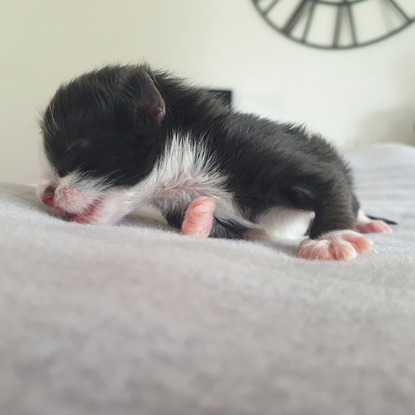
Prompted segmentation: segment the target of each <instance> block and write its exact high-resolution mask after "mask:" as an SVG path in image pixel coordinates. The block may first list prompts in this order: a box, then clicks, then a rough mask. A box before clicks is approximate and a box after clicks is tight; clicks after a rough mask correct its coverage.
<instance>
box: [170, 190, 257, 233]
mask: <svg viewBox="0 0 415 415" xmlns="http://www.w3.org/2000/svg"><path fill="white" fill-rule="evenodd" d="M216 200H217V199H216V198H215V197H199V198H197V199H195V200H194V201H193V202H192V203H191V204H190V205H189V206H188V208H187V210H186V212H185V213H182V214H173V213H170V214H167V215H166V219H167V222H168V223H169V224H170V225H172V226H174V227H175V228H178V229H181V230H182V232H183V233H184V234H185V235H190V236H196V237H199V238H207V237H213V238H226V239H262V238H264V237H265V234H264V233H263V232H261V230H260V229H257V227H256V226H255V225H254V224H253V223H251V222H249V221H247V220H244V219H242V218H237V217H229V216H227V215H223V214H221V212H220V211H215V207H216Z"/></svg>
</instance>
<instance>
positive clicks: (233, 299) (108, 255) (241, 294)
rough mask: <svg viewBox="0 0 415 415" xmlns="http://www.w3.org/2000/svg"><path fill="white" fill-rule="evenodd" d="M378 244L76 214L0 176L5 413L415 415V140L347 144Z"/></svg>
mask: <svg viewBox="0 0 415 415" xmlns="http://www.w3.org/2000/svg"><path fill="white" fill-rule="evenodd" d="M346 158H347V159H349V160H350V162H351V165H352V166H353V167H354V170H355V176H356V187H357V193H358V195H359V197H360V199H361V201H362V205H363V208H364V209H365V211H366V212H367V213H369V214H372V215H375V216H381V217H386V218H389V219H392V220H395V221H397V222H398V223H399V225H398V226H395V227H394V231H395V232H394V233H393V234H378V235H373V237H372V238H373V240H374V243H375V246H376V249H377V251H378V253H377V254H375V253H370V254H365V255H362V256H360V257H359V258H357V259H356V260H353V261H351V262H345V263H344V262H343V263H340V262H309V261H306V260H301V259H298V258H296V257H295V256H294V253H295V247H296V245H297V243H298V241H284V242H283V243H264V242H247V241H228V240H214V239H207V240H199V239H193V238H191V237H186V236H183V235H181V234H179V233H177V232H175V231H173V230H171V229H169V228H166V227H164V226H162V225H157V224H155V223H153V222H145V221H143V220H141V219H140V218H138V217H137V216H130V217H128V218H126V219H125V220H124V221H123V222H122V223H121V224H120V225H118V226H113V227H109V226H90V225H79V224H75V223H67V222H64V221H62V220H60V219H58V218H55V217H53V216H51V215H50V213H49V212H48V211H47V210H46V209H45V208H43V207H42V206H41V204H40V202H38V201H37V200H36V197H35V195H34V189H33V188H32V187H30V186H19V185H12V184H2V185H0V414H2V415H69V414H77V415H81V414H82V415H83V414H86V415H95V414H97V415H98V414H99V415H116V414H117V415H119V414H131V415H133V414H134V415H164V414H166V415H170V414H171V415H173V414H177V415H198V414H200V415H202V414H206V415H207V414H209V415H210V414H212V415H213V414H215V415H216V414H217V415H233V414H235V415H236V414H255V415H261V414H264V415H265V414H270V415H271V414H272V415H274V414H299V415H300V414H301V415H307V414H316V415H325V414H330V415H333V414H336V415H343V414H344V415H346V414H347V415H350V414H376V415H383V414H385V415H392V414H393V415H399V414H407V415H409V414H413V413H415V185H414V177H415V148H414V147H409V146H403V145H396V144H395V145H393V144H388V145H378V146H372V147H368V148H364V149H355V150H352V151H348V152H347V153H346Z"/></svg>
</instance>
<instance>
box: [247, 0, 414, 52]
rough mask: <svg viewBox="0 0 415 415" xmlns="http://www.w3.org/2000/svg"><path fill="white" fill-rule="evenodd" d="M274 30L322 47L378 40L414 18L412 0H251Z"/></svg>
mask: <svg viewBox="0 0 415 415" xmlns="http://www.w3.org/2000/svg"><path fill="white" fill-rule="evenodd" d="M252 2H253V3H254V5H255V7H256V9H257V10H258V12H259V13H260V14H261V16H262V17H263V18H264V19H265V21H266V22H267V23H268V24H269V25H271V27H273V28H274V29H275V30H276V31H278V32H280V33H281V34H283V35H285V36H287V37H289V38H290V39H292V40H295V41H296V42H299V43H302V44H304V45H307V46H312V47H316V48H322V49H350V48H357V47H360V46H366V45H370V44H373V43H376V42H379V41H381V40H383V39H386V38H388V37H389V36H392V35H394V34H395V33H398V32H400V31H401V30H403V29H405V28H407V27H408V26H410V25H411V23H413V22H414V21H415V0H331V1H329V0H252Z"/></svg>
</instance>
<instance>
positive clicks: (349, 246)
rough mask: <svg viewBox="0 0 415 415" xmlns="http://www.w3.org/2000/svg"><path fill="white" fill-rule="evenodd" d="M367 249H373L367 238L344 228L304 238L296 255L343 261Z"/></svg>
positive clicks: (306, 257) (312, 258)
mask: <svg viewBox="0 0 415 415" xmlns="http://www.w3.org/2000/svg"><path fill="white" fill-rule="evenodd" d="M368 251H375V249H374V247H373V244H372V241H371V240H370V239H369V238H367V237H366V236H363V235H361V234H360V233H358V232H354V231H351V230H344V231H333V232H329V233H326V234H323V235H321V236H320V238H318V239H305V240H304V241H302V242H301V243H300V246H299V247H298V250H297V255H298V256H299V257H300V258H305V259H311V260H322V261H339V260H340V261H342V260H343V261H344V260H348V259H353V258H355V257H356V256H357V255H358V254H362V253H364V252H368Z"/></svg>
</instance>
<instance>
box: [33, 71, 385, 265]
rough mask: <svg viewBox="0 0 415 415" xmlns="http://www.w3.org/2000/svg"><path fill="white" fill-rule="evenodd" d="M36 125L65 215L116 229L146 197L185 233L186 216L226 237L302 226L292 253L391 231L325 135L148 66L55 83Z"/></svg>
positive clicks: (44, 184)
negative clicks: (372, 215) (364, 200)
mask: <svg viewBox="0 0 415 415" xmlns="http://www.w3.org/2000/svg"><path fill="white" fill-rule="evenodd" d="M41 127H42V133H43V139H44V150H45V153H46V157H47V161H48V165H49V166H48V171H47V172H46V174H45V176H44V178H43V179H42V180H41V181H40V183H39V196H40V198H41V199H42V201H43V202H44V203H46V204H47V205H48V206H50V207H52V208H53V209H54V210H55V211H56V212H58V213H59V214H60V215H61V216H62V217H63V218H65V219H67V220H71V221H76V222H80V223H91V224H115V223H116V222H118V221H119V220H120V219H121V218H122V217H123V216H125V215H126V214H128V213H129V212H131V211H132V210H134V209H136V208H138V207H140V206H142V205H146V204H151V205H153V206H156V207H157V208H158V209H159V210H160V211H161V212H162V214H163V215H164V216H165V218H166V219H167V221H168V223H169V224H170V225H172V226H174V227H176V228H182V229H183V230H184V231H185V233H188V234H192V231H187V230H186V229H189V226H185V225H186V224H187V225H188V224H189V221H191V222H192V224H193V225H194V224H196V228H197V226H198V221H199V225H201V226H202V227H204V229H205V231H204V233H203V232H201V233H200V235H202V234H203V236H207V235H210V236H213V237H224V238H247V237H252V235H255V234H259V233H260V232H262V233H263V234H264V233H265V234H266V235H268V236H269V237H287V236H295V235H297V236H298V235H305V233H306V232H307V230H308V234H309V238H308V239H306V240H304V241H303V242H302V243H301V244H300V247H299V250H298V255H299V256H300V257H303V258H309V259H348V258H352V257H354V256H356V255H357V254H358V253H361V252H365V251H368V250H372V249H373V246H372V243H371V241H370V240H369V239H368V238H366V237H365V236H363V235H361V234H360V233H358V232H356V231H354V230H353V229H356V230H359V231H360V232H365V233H366V232H390V231H391V229H390V228H389V227H388V226H387V225H386V224H385V223H384V222H382V221H379V220H376V221H373V220H371V219H369V218H368V217H366V216H365V215H364V214H363V212H362V211H361V210H360V209H359V203H358V201H357V199H356V196H355V195H354V193H353V190H352V178H351V173H350V170H349V169H348V167H347V166H346V164H345V163H344V161H343V160H342V159H341V157H340V156H339V155H338V153H337V152H336V151H335V150H334V148H333V147H332V146H331V145H329V144H328V143H327V142H326V141H324V140H323V139H322V138H321V137H320V136H318V135H313V134H309V133H307V132H306V131H305V130H304V128H302V127H298V126H294V125H289V124H279V123H276V122H273V121H270V120H268V119H264V118H260V117H258V116H256V115H251V114H242V113H239V112H237V111H234V110H232V109H230V108H229V107H227V106H226V105H224V104H223V103H222V101H221V100H220V99H218V98H217V97H216V96H215V95H212V94H211V93H209V92H207V91H206V90H205V89H202V88H198V87H194V86H190V85H188V84H187V83H186V82H184V81H182V80H181V79H178V78H176V77H173V76H171V75H170V74H168V73H165V72H159V71H153V70H151V69H150V68H149V67H148V66H145V65H142V66H108V67H104V68H102V69H100V70H97V71H94V72H90V73H87V74H85V75H82V76H80V77H78V78H76V79H75V80H73V81H71V82H69V83H68V84H65V85H62V86H61V87H60V88H59V89H58V91H57V92H56V94H55V96H54V97H53V98H52V100H51V102H50V104H49V106H48V107H47V109H46V111H45V113H44V116H43V120H42V122H41ZM212 198H214V199H212ZM212 201H214V203H212ZM204 206H205V207H206V208H205V209H203V207H204ZM201 213H202V215H201ZM186 221H187V222H186ZM190 228H191V227H190ZM193 228H194V227H193ZM193 234H196V235H197V234H198V232H197V231H195V232H193Z"/></svg>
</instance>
